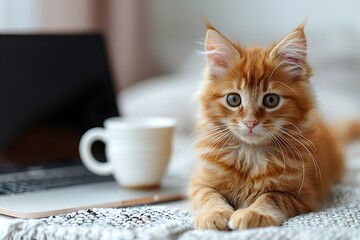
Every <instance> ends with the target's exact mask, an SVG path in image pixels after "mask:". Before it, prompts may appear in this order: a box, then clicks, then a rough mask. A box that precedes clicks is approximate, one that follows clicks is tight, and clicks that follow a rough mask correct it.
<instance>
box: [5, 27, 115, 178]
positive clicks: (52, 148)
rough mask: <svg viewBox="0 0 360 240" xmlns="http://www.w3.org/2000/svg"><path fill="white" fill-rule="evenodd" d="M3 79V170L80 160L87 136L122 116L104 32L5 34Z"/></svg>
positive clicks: (62, 164) (59, 164)
mask: <svg viewBox="0 0 360 240" xmlns="http://www.w3.org/2000/svg"><path fill="white" fill-rule="evenodd" d="M0 83H1V85H0V173H8V172H17V171H24V170H27V169H29V168H30V169H33V168H51V167H59V166H68V165H74V164H80V160H79V155H78V144H79V140H80V137H81V135H82V134H83V133H84V132H85V131H86V130H88V129H89V128H92V127H96V126H102V123H103V121H104V120H105V119H106V118H108V117H111V116H116V115H118V110H117V106H116V99H115V98H116V97H115V90H114V87H113V82H112V79H111V74H110V70H109V64H108V61H107V55H106V51H105V46H104V41H103V39H102V37H101V36H100V35H98V34H78V35H59V34H54V35H26V34H24V35H23V34H16V35H0ZM94 151H95V152H96V151H97V149H96V148H95V149H94Z"/></svg>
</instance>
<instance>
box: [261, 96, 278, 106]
mask: <svg viewBox="0 0 360 240" xmlns="http://www.w3.org/2000/svg"><path fill="white" fill-rule="evenodd" d="M279 102H280V96H279V95H277V94H274V93H269V94H266V95H265V96H264V98H263V105H264V106H265V107H267V108H274V107H276V106H277V105H278V104H279Z"/></svg>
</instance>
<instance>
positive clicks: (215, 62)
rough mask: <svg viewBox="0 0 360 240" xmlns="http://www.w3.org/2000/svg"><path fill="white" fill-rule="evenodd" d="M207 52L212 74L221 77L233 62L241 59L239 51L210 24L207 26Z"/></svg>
mask: <svg viewBox="0 0 360 240" xmlns="http://www.w3.org/2000/svg"><path fill="white" fill-rule="evenodd" d="M207 27H208V30H207V32H206V39H205V54H206V55H207V65H208V67H209V70H210V74H211V75H212V76H214V77H215V78H216V77H221V76H222V75H223V74H225V73H226V71H227V70H228V69H229V68H230V67H231V62H232V61H234V60H236V59H240V53H239V51H238V50H237V49H236V48H235V47H234V45H233V44H232V43H231V42H230V41H229V40H228V39H226V38H225V37H224V36H223V35H222V34H221V33H220V32H218V31H217V30H216V29H214V28H213V27H212V26H211V25H210V24H209V25H208V26H207Z"/></svg>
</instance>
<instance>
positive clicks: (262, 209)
mask: <svg viewBox="0 0 360 240" xmlns="http://www.w3.org/2000/svg"><path fill="white" fill-rule="evenodd" d="M309 210H310V209H308V208H307V207H306V206H305V205H304V204H302V203H301V202H300V201H299V200H297V199H296V198H294V197H293V196H291V195H290V194H286V193H283V192H269V193H264V194H263V195H261V196H260V197H259V198H257V199H256V200H255V202H254V203H253V204H251V205H250V206H249V207H247V208H243V209H238V210H236V211H235V213H234V214H233V215H232V216H231V218H230V221H229V227H230V228H231V229H233V230H235V229H246V228H256V227H267V226H278V225H280V224H281V223H283V222H284V221H285V220H286V219H288V218H289V217H292V216H295V215H297V214H300V213H303V212H307V211H309Z"/></svg>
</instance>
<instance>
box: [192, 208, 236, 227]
mask: <svg viewBox="0 0 360 240" xmlns="http://www.w3.org/2000/svg"><path fill="white" fill-rule="evenodd" d="M233 213H234V210H232V209H227V208H225V209H219V208H218V209H206V210H203V211H201V212H199V213H198V214H196V216H195V219H194V223H195V227H196V228H197V229H217V230H226V229H227V225H228V222H229V219H230V217H231V215H232V214H233Z"/></svg>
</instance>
